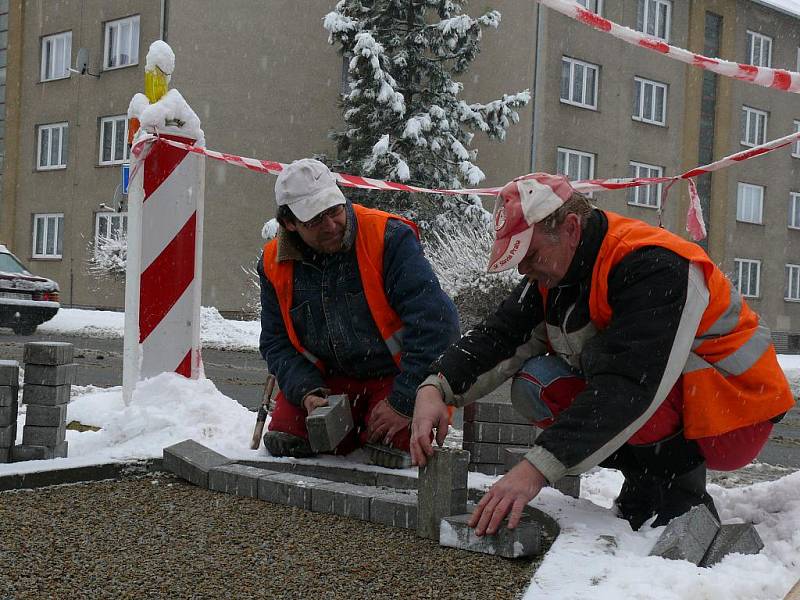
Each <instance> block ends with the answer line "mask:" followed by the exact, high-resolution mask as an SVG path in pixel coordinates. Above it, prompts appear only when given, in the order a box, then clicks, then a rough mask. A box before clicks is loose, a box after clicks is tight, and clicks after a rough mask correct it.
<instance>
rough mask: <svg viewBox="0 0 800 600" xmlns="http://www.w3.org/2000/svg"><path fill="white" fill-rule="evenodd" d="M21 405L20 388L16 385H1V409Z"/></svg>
mask: <svg viewBox="0 0 800 600" xmlns="http://www.w3.org/2000/svg"><path fill="white" fill-rule="evenodd" d="M12 404H19V387H18V386H16V385H0V407H3V406H11V405H12Z"/></svg>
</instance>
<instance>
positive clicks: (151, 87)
mask: <svg viewBox="0 0 800 600" xmlns="http://www.w3.org/2000/svg"><path fill="white" fill-rule="evenodd" d="M168 86H169V76H168V75H167V74H166V73H164V71H162V70H161V69H159V68H158V67H157V66H153V68H152V69H146V70H145V72H144V95H145V96H147V99H148V100H150V103H151V104H152V103H154V102H158V101H159V100H160V99H161V97H162V96H163V95H164V94H166V93H167V87H168Z"/></svg>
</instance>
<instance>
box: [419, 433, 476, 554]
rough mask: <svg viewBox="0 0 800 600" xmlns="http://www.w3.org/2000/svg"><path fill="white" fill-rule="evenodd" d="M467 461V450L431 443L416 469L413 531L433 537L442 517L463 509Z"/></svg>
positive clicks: (464, 504)
mask: <svg viewBox="0 0 800 600" xmlns="http://www.w3.org/2000/svg"><path fill="white" fill-rule="evenodd" d="M468 465H469V452H465V451H463V450H453V449H451V448H437V447H434V449H433V456H431V457H430V458H429V459H428V463H427V464H426V465H425V466H424V467H421V468H420V470H419V482H418V488H417V535H419V536H420V537H425V538H428V539H432V540H437V539H438V538H439V522H440V521H441V520H442V518H443V517H449V516H450V515H457V514H461V513H463V512H464V511H465V510H466V507H467V467H468Z"/></svg>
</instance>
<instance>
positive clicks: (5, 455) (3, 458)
mask: <svg viewBox="0 0 800 600" xmlns="http://www.w3.org/2000/svg"><path fill="white" fill-rule="evenodd" d="M13 447H14V446H11V448H0V463H9V462H11V460H12V459H11V450H12V448H13Z"/></svg>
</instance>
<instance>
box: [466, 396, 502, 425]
mask: <svg viewBox="0 0 800 600" xmlns="http://www.w3.org/2000/svg"><path fill="white" fill-rule="evenodd" d="M499 411H500V405H499V403H498V402H491V401H487V400H476V401H475V402H473V403H472V404H467V405H466V406H465V407H464V423H465V424H466V423H470V422H473V421H483V422H485V423H497V422H498V420H499V417H500V412H499Z"/></svg>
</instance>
